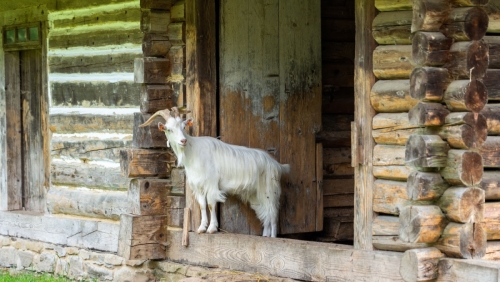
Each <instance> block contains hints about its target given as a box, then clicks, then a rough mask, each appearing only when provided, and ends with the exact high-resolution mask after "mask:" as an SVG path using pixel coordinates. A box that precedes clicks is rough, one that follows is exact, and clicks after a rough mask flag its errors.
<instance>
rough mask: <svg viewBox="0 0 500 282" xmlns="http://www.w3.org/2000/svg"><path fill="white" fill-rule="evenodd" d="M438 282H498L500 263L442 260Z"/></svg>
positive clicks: (439, 265)
mask: <svg viewBox="0 0 500 282" xmlns="http://www.w3.org/2000/svg"><path fill="white" fill-rule="evenodd" d="M438 267H439V273H440V274H439V277H438V279H437V280H436V281H438V282H452V281H453V282H466V281H474V280H481V281H498V279H499V278H500V273H499V271H498V268H499V263H498V262H489V261H485V260H463V259H452V258H442V259H440V260H439V264H438Z"/></svg>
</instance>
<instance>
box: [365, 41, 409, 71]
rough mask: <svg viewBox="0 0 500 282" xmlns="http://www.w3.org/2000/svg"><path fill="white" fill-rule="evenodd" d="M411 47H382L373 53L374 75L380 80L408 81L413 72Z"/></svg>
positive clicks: (378, 47)
mask: <svg viewBox="0 0 500 282" xmlns="http://www.w3.org/2000/svg"><path fill="white" fill-rule="evenodd" d="M411 53H412V46H411V45H381V46H377V48H376V49H375V50H374V51H373V56H372V55H370V57H371V58H372V59H373V73H374V74H375V76H376V77H377V78H378V79H408V78H409V77H410V74H411V72H412V70H413V66H412V65H411Z"/></svg>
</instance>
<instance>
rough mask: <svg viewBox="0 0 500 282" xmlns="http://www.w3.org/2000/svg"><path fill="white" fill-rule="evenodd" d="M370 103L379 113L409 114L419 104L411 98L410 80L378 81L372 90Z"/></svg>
mask: <svg viewBox="0 0 500 282" xmlns="http://www.w3.org/2000/svg"><path fill="white" fill-rule="evenodd" d="M370 101H371V104H372V107H373V108H374V109H375V110H376V111H377V112H378V113H398V112H408V111H409V110H410V109H412V108H413V107H414V106H415V105H416V104H417V102H418V101H417V100H415V99H413V98H412V97H411V96H410V81H409V80H408V79H393V80H379V81H377V82H376V83H375V84H374V85H373V87H372V89H371V92H370Z"/></svg>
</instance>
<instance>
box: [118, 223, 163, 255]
mask: <svg viewBox="0 0 500 282" xmlns="http://www.w3.org/2000/svg"><path fill="white" fill-rule="evenodd" d="M166 225H167V216H165V215H144V216H140V215H132V214H122V215H121V216H120V236H119V239H118V255H119V256H121V257H123V258H125V259H127V260H144V259H164V258H165V257H166V252H165V250H166V248H167V246H166V244H167V234H166V233H167V228H166Z"/></svg>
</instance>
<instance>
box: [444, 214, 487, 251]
mask: <svg viewBox="0 0 500 282" xmlns="http://www.w3.org/2000/svg"><path fill="white" fill-rule="evenodd" d="M435 247H436V248H438V249H439V250H440V251H442V252H443V253H445V254H446V255H447V256H450V257H457V258H467V259H480V258H481V257H483V256H484V254H485V252H486V232H485V231H484V229H483V227H482V224H481V223H465V224H461V223H454V222H451V223H449V224H448V225H447V226H446V228H445V229H444V231H443V234H442V235H441V238H440V239H439V240H438V242H437V243H436V245H435Z"/></svg>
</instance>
